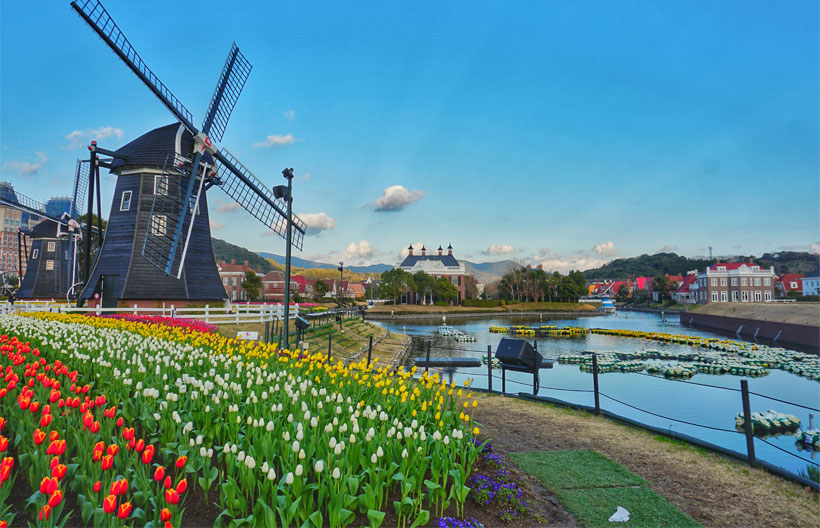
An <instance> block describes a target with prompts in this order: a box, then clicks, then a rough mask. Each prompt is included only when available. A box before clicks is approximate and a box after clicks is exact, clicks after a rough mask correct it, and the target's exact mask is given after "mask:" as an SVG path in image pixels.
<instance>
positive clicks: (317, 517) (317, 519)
mask: <svg viewBox="0 0 820 528" xmlns="http://www.w3.org/2000/svg"><path fill="white" fill-rule="evenodd" d="M308 519H310V522H311V523H313V526H315V527H316V528H321V527H322V526H323V524H322V520H323V519H322V512H320V511H319V510H316V511H315V512H313V513H311V514H310V515H309V516H308Z"/></svg>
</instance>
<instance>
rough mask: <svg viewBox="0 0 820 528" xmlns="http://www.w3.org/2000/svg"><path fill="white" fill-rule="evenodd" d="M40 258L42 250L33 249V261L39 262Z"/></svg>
mask: <svg viewBox="0 0 820 528" xmlns="http://www.w3.org/2000/svg"><path fill="white" fill-rule="evenodd" d="M39 256H40V250H39V249H32V250H31V260H37V257H39Z"/></svg>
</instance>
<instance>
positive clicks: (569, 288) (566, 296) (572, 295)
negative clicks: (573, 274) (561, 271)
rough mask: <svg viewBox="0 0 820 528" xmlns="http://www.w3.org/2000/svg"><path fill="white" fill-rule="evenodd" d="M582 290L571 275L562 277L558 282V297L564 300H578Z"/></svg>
mask: <svg viewBox="0 0 820 528" xmlns="http://www.w3.org/2000/svg"><path fill="white" fill-rule="evenodd" d="M580 296H581V290H580V288H578V283H577V282H575V281H574V280H572V279H570V278H569V277H562V278H561V282H560V283H559V284H558V298H559V299H560V300H562V301H564V302H578V297H580Z"/></svg>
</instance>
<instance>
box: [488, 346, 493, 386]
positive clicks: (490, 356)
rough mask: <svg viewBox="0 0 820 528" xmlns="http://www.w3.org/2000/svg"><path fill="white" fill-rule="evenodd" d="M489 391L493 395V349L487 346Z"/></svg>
mask: <svg viewBox="0 0 820 528" xmlns="http://www.w3.org/2000/svg"><path fill="white" fill-rule="evenodd" d="M487 391H488V392H489V393H490V394H492V393H493V347H492V346H491V345H487Z"/></svg>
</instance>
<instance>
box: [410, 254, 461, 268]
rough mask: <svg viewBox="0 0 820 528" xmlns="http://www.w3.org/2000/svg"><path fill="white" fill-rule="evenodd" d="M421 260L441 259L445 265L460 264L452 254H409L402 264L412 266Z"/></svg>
mask: <svg viewBox="0 0 820 528" xmlns="http://www.w3.org/2000/svg"><path fill="white" fill-rule="evenodd" d="M421 260H439V261H441V263H442V264H444V265H445V266H458V261H457V260H456V258H455V257H454V256H452V255H407V257H405V259H404V260H403V261H402V263H401V264H400V265H401V266H402V267H408V268H410V267H413V266H415V265H416V263H417V262H419V261H421Z"/></svg>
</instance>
